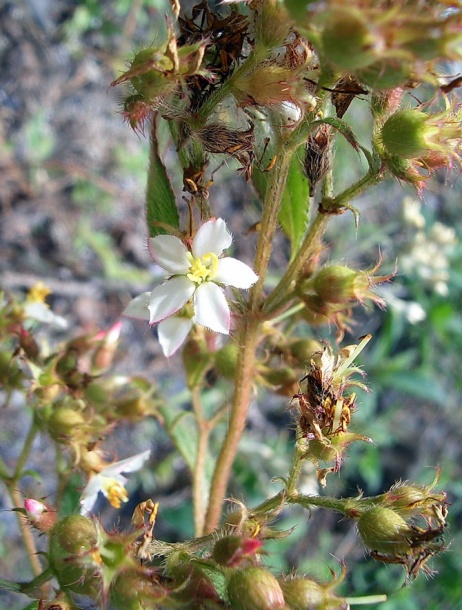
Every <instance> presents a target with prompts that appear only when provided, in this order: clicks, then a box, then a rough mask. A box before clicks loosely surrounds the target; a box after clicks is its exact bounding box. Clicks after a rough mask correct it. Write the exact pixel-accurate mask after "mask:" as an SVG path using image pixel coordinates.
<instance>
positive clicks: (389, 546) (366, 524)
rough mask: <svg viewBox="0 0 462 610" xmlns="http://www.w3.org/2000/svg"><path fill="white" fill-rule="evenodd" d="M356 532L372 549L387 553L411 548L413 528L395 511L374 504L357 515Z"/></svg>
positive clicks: (392, 553)
mask: <svg viewBox="0 0 462 610" xmlns="http://www.w3.org/2000/svg"><path fill="white" fill-rule="evenodd" d="M358 532H359V535H360V536H361V538H362V541H363V542H364V544H365V545H366V546H367V547H369V549H371V550H372V551H378V552H379V553H384V554H387V555H396V554H397V553H405V552H406V551H408V550H409V549H410V548H411V542H410V541H411V540H412V538H413V530H412V528H411V526H410V525H409V524H408V523H407V522H406V521H405V519H403V517H401V516H400V515H399V514H398V513H397V512H396V511H394V510H392V509H391V508H384V507H383V506H374V507H373V508H370V509H369V510H366V511H365V512H364V513H362V515H361V516H360V517H359V520H358Z"/></svg>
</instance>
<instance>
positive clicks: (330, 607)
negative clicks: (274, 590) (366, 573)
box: [281, 578, 349, 610]
mask: <svg viewBox="0 0 462 610" xmlns="http://www.w3.org/2000/svg"><path fill="white" fill-rule="evenodd" d="M331 586H332V585H331V584H327V585H321V584H319V583H317V582H316V581H315V580H311V579H310V578H292V579H291V580H286V581H283V582H281V588H282V591H283V592H284V598H285V600H286V602H287V603H288V604H289V606H290V608H291V610H348V608H349V606H348V603H347V602H346V601H345V600H344V599H340V598H339V597H337V596H336V595H334V594H333V593H331V592H330V590H329V589H330V587H331Z"/></svg>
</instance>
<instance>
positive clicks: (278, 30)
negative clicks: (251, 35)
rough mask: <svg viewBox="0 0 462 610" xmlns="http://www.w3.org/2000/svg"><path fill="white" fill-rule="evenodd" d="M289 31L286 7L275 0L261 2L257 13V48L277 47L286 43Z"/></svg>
mask: <svg viewBox="0 0 462 610" xmlns="http://www.w3.org/2000/svg"><path fill="white" fill-rule="evenodd" d="M289 31H290V23H289V21H288V16H287V14H286V11H285V7H284V6H283V5H281V4H280V3H278V2H276V1H275V0H266V1H265V2H261V3H260V5H259V7H258V8H257V10H256V12H255V46H256V47H258V46H259V45H261V46H264V47H267V48H269V49H272V48H274V47H277V46H279V45H281V44H282V43H283V42H284V39H285V38H286V36H287V35H288V34H289Z"/></svg>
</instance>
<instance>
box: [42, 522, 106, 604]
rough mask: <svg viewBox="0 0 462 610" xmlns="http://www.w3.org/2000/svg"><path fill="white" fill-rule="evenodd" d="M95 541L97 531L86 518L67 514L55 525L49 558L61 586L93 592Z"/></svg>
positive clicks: (96, 582)
mask: <svg viewBox="0 0 462 610" xmlns="http://www.w3.org/2000/svg"><path fill="white" fill-rule="evenodd" d="M97 543H98V531H97V529H96V527H95V524H94V523H93V521H91V520H90V519H87V518H86V517H82V516H81V515H70V516H68V517H65V518H64V519H63V520H62V521H59V522H58V523H56V524H55V525H54V527H53V528H52V530H51V533H50V548H49V554H48V557H49V561H50V567H51V568H52V570H53V572H54V573H55V575H56V578H57V579H58V582H59V584H60V586H61V587H63V588H64V589H70V590H71V591H74V592H76V593H81V594H83V595H93V596H94V595H96V593H97V591H98V588H99V583H100V579H99V567H100V560H99V555H98V554H95V551H96V549H97Z"/></svg>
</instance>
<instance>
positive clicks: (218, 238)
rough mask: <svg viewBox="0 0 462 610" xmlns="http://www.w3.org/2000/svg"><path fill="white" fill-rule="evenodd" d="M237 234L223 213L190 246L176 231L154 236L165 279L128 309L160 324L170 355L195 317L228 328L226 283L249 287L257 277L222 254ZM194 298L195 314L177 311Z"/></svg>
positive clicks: (211, 326)
mask: <svg viewBox="0 0 462 610" xmlns="http://www.w3.org/2000/svg"><path fill="white" fill-rule="evenodd" d="M231 241H232V237H231V234H230V233H228V230H227V229H226V223H225V221H224V220H223V219H222V218H216V219H213V220H209V221H207V222H206V223H204V224H203V225H202V226H201V227H200V229H199V230H198V232H197V233H196V235H195V237H194V239H193V240H192V243H191V249H188V248H187V247H186V245H185V244H184V243H183V242H182V241H181V240H180V239H179V238H178V237H175V236H173V235H159V236H157V237H153V238H151V239H150V240H149V249H150V252H151V254H152V257H153V258H154V260H155V261H156V263H157V264H158V265H159V266H160V267H162V269H164V271H165V277H166V281H165V282H164V283H163V284H161V285H160V286H156V287H155V288H154V290H153V291H152V292H151V293H144V294H142V295H140V296H138V297H136V298H135V299H133V301H132V302H131V303H129V305H128V307H127V308H126V309H125V311H124V312H123V313H124V315H126V316H128V317H132V318H140V319H149V323H150V324H156V323H158V322H160V324H159V340H160V342H161V345H162V348H163V350H164V353H165V355H166V356H170V355H171V354H173V352H174V351H175V350H177V349H178V348H179V347H180V345H181V344H182V343H183V341H184V340H185V338H186V337H187V335H188V333H189V331H190V329H191V326H192V323H193V322H196V323H197V324H200V325H201V326H205V327H206V328H209V329H210V330H213V331H214V332H217V333H223V334H226V335H227V334H229V328H230V317H231V316H230V310H229V306H228V303H227V301H226V298H225V295H224V291H223V287H224V286H233V287H234V288H243V289H246V288H250V286H252V285H253V284H254V283H255V282H256V281H257V279H258V276H257V275H256V274H255V273H254V272H253V271H252V269H251V268H250V267H249V266H247V265H246V264H244V263H242V262H241V261H238V260H236V259H235V258H231V257H225V258H219V257H220V256H221V255H222V253H223V251H224V250H225V249H226V248H229V246H230V245H231ZM190 300H191V301H192V304H193V308H194V317H193V318H192V320H191V319H188V318H184V317H180V316H174V314H176V313H177V312H178V311H179V310H180V309H181V308H182V307H183V306H184V305H186V303H188V301H190Z"/></svg>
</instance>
